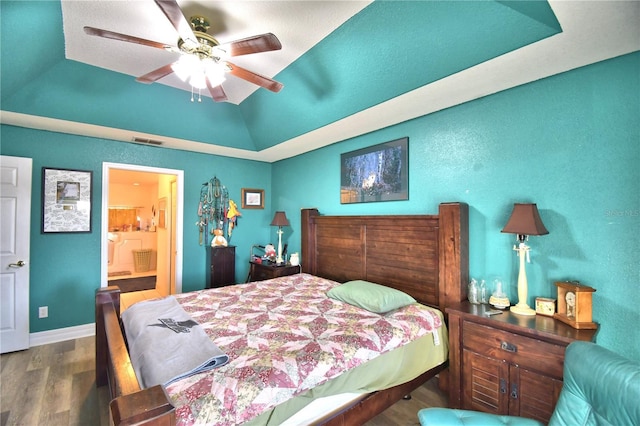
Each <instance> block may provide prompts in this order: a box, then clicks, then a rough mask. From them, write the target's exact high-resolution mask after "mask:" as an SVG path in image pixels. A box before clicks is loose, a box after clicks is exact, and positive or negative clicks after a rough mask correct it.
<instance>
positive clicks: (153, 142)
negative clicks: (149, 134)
mask: <svg viewBox="0 0 640 426" xmlns="http://www.w3.org/2000/svg"><path fill="white" fill-rule="evenodd" d="M131 140H132V141H133V142H135V143H142V144H145V145H156V146H160V145H162V142H161V141H157V140H155V139H149V138H139V137H137V136H134V137H133V138H132V139H131Z"/></svg>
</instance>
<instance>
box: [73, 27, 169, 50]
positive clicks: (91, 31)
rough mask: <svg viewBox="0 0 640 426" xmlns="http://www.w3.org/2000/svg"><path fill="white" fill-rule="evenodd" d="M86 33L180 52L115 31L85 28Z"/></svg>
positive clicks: (166, 45)
mask: <svg viewBox="0 0 640 426" xmlns="http://www.w3.org/2000/svg"><path fill="white" fill-rule="evenodd" d="M84 32H85V33H87V34H89V35H92V36H97V37H103V38H110V39H113V40H119V41H126V42H128V43H136V44H141V45H143V46H149V47H155V48H158V49H163V50H169V51H178V49H177V48H176V47H175V46H169V45H168V44H164V43H159V42H157V41H152V40H146V39H144V38H139V37H134V36H130V35H127V34H120V33H116V32H113V31H108V30H101V29H100V28H93V27H84Z"/></svg>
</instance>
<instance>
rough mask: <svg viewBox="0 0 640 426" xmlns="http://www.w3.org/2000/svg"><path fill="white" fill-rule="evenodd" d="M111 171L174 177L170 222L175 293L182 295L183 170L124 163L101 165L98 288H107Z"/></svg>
mask: <svg viewBox="0 0 640 426" xmlns="http://www.w3.org/2000/svg"><path fill="white" fill-rule="evenodd" d="M111 169H120V170H131V171H138V172H150V173H159V174H165V175H175V177H176V181H175V182H176V183H175V185H176V194H175V196H176V200H175V203H176V212H175V213H176V214H175V218H174V220H173V221H172V222H171V223H172V227H173V228H174V229H175V235H176V241H175V244H176V245H175V247H174V253H175V254H174V257H175V271H173V275H174V276H175V282H176V284H175V292H176V293H182V259H183V256H182V253H183V251H182V246H183V229H184V227H183V219H184V170H177V169H165V168H161V167H149V166H140V165H136V164H124V163H108V162H104V163H102V212H101V214H102V221H101V222H102V227H101V228H102V229H101V235H100V253H101V255H100V287H107V286H108V285H109V282H108V265H107V262H108V260H109V259H108V256H109V252H108V250H109V246H108V234H109V172H110V171H111Z"/></svg>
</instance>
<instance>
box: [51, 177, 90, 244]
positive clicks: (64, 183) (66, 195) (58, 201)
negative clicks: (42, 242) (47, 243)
mask: <svg viewBox="0 0 640 426" xmlns="http://www.w3.org/2000/svg"><path fill="white" fill-rule="evenodd" d="M91 178H92V172H91V171H85V170H65V169H54V168H50V167H43V168H42V229H41V231H42V233H43V234H46V233H56V232H57V233H60V232H91Z"/></svg>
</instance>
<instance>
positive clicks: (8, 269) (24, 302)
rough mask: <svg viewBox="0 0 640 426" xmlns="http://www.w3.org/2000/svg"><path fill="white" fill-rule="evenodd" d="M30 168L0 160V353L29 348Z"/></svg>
mask: <svg viewBox="0 0 640 426" xmlns="http://www.w3.org/2000/svg"><path fill="white" fill-rule="evenodd" d="M31 168H32V161H31V158H21V157H9V156H5V155H3V156H0V353H6V352H13V351H19V350H22V349H27V348H28V347H29V231H30V226H31Z"/></svg>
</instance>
